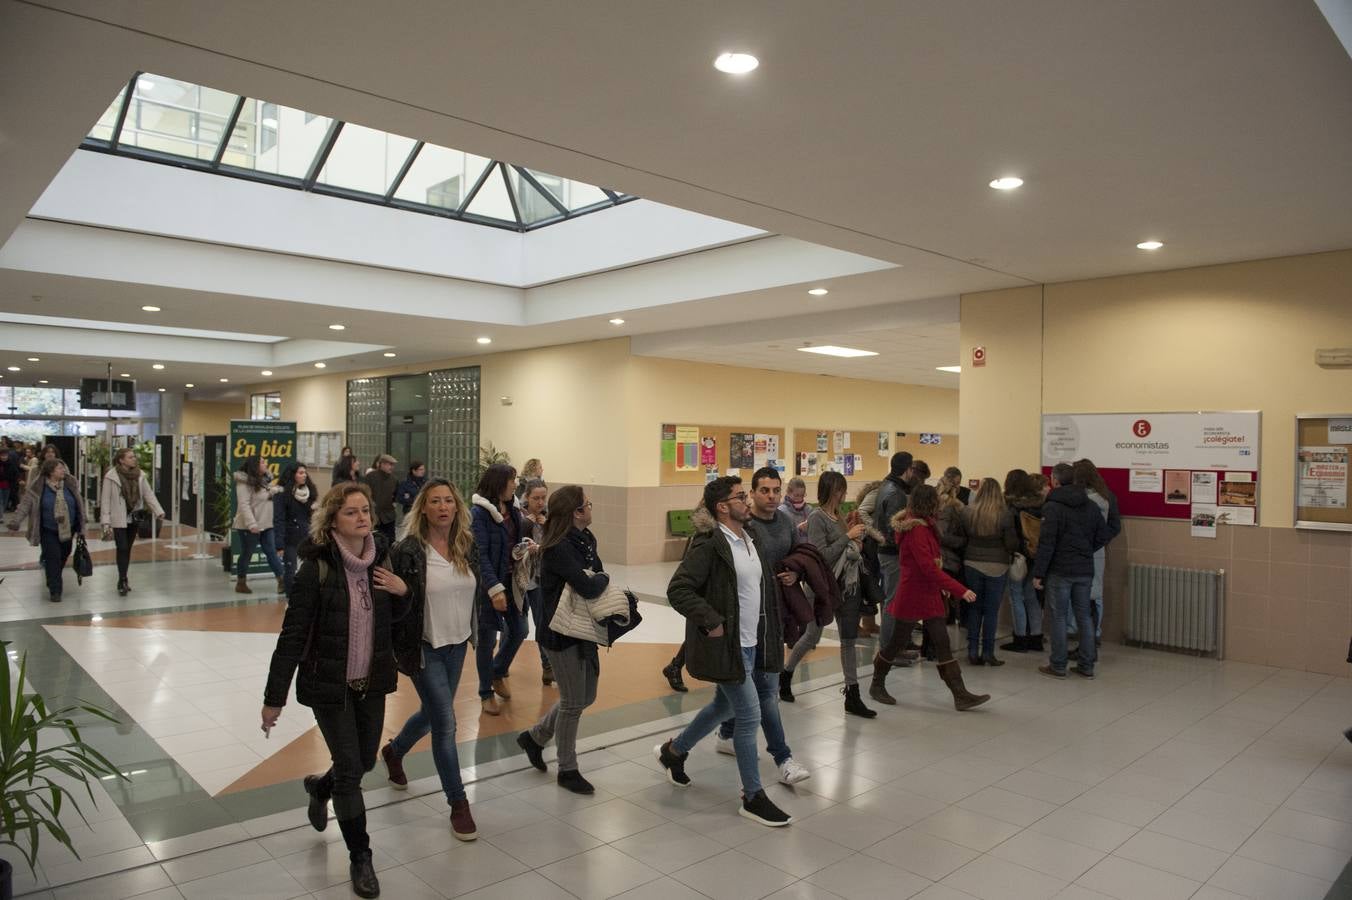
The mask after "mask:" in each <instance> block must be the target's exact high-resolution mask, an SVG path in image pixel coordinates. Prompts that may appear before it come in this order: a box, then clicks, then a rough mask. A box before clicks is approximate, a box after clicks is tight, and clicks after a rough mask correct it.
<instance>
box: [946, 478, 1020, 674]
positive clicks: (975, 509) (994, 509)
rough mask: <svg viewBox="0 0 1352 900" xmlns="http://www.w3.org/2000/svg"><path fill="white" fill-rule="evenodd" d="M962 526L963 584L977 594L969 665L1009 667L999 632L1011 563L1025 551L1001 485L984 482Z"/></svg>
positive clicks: (971, 611) (971, 617)
mask: <svg viewBox="0 0 1352 900" xmlns="http://www.w3.org/2000/svg"><path fill="white" fill-rule="evenodd" d="M959 525H960V528H961V530H962V532H963V534H964V536H965V537H966V542H965V544H964V547H963V551H962V564H963V575H964V577H963V581H964V583H965V584H966V585H967V587H968V588H969V589H971V590H972V591H973V592H974V593H975V594H976V602H975V603H972V604H969V605H968V625H967V662H968V663H969V664H971V665H974V666H982V665H985V666H1003V665H1004V661H1003V660H1000V659H997V658H996V656H995V628H996V625H997V623H998V620H999V615H1000V599H1001V598H1002V597H1003V596H1004V593H1005V582H1006V581H1007V580H1008V576H1009V564H1010V562H1011V561H1012V560H1013V558H1014V551H1016V550H1018V549H1019V532H1018V529H1017V528H1015V526H1014V513H1013V512H1012V511H1011V510H1010V509H1009V507H1007V506H1006V505H1005V496H1004V493H1003V492H1001V490H1000V483H999V482H998V481H996V480H995V479H994V478H983V479H982V480H981V487H980V488H978V489H977V492H976V499H975V500H973V501H972V505H971V506H968V507H965V508H964V509H963V510H962V515H961V517H960V519H959Z"/></svg>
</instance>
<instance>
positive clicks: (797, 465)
mask: <svg viewBox="0 0 1352 900" xmlns="http://www.w3.org/2000/svg"><path fill="white" fill-rule="evenodd" d="M882 434H884V435H886V438H887V447H886V452H885V453H884V452H883V451H882V450H880V444H881V442H880V440H879V431H878V430H876V429H875V430H870V431H854V430H849V429H828V428H796V429H794V432H793V457H792V459H791V460H790V465H789V468H788V471H790V472H792V473H793V474H795V475H798V476H800V477H802V478H803V479H804V480H806V481H815V480H816V479H817V478H818V477H819V476H820V475H821V473H822V472H825V471H828V469H829V468H830V466H828V463H829V464H832V465H834V460H835V459H836V457H842V459H841V465H839V466H835V469H836V471H838V472H840V473H841V474H842V475H844V476H845V477H846V478H848V479H850V480H851V481H852V482H853V481H854V480H856V479H857V480H858V481H859V483H860V484H863V483H865V482H869V481H877V480H879V479H882V478H886V477H887V472H888V468H889V466H890V465H891V460H892V454H893V453H897V452H898V451H901V450H905V451H906V452H908V453H910V454H911V456H913V457H914V458H916V459H921V460H924V461H925V462H926V463H928V464H929V467H930V472H931V474H932V475H934V476H935V477H937V476H939V475H940V474H942V473H943V471H944V469H946V468H947V467H949V466H955V465H957V464H958V436H957V435H955V434H939V433H937V432H936V433H929V432H924V433H922V432H895V431H893V432H882ZM836 435H839V436H840V444H841V448H840V451H839V452H837V451H836ZM823 440H824V441H825V445H826V449H825V450H820V449H818V448H819V447H821V446H822V443H823ZM805 454H806V455H808V456H805ZM811 455H815V456H816V466H815V468H814V467H813V465H812V459H811ZM845 457H849V459H845Z"/></svg>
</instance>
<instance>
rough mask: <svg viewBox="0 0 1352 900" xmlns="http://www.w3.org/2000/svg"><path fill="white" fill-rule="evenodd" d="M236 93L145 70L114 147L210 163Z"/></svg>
mask: <svg viewBox="0 0 1352 900" xmlns="http://www.w3.org/2000/svg"><path fill="white" fill-rule="evenodd" d="M236 99H237V98H236V95H234V94H227V93H225V92H223V91H218V90H215V89H213V88H209V87H202V86H201V85H199V84H191V83H190V82H187V81H179V80H177V79H175V78H165V77H164V76H162V75H152V74H150V73H149V72H146V73H144V74H142V75H141V76H139V77H138V78H137V79H136V88H135V91H134V92H133V94H132V96H131V103H130V104H129V105H128V107H127V117H126V119H125V120H124V121H123V123H122V133H121V134H120V135H119V136H118V143H119V144H122V145H126V146H128V147H138V148H140V149H142V150H157V151H159V152H160V153H168V154H171V155H173V156H186V157H188V158H189V159H206V160H210V159H214V158H215V156H216V147H217V145H219V144H220V142H221V134H222V132H224V131H225V126H226V123H228V122H229V121H230V113H231V112H232V111H233V110H234V108H235V101H236Z"/></svg>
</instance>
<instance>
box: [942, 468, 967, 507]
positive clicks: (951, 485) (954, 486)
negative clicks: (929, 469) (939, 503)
mask: <svg viewBox="0 0 1352 900" xmlns="http://www.w3.org/2000/svg"><path fill="white" fill-rule="evenodd" d="M945 485H947V486H948V489H949V491H951V492H952V494H953V496H954V497H956V498H958V502H959V503H961V504H962V505H963V506H966V505H967V504H969V503H971V502H972V489H971V488H969V487H967V485H965V484H963V483H962V469H959V468H958V467H957V466H949V467H948V468H947V469H944V474H943V475H942V476H941V477H940V479H939V484H938V485H937V487H938V488H939V493H941V494H942V493H943V491H944V486H945Z"/></svg>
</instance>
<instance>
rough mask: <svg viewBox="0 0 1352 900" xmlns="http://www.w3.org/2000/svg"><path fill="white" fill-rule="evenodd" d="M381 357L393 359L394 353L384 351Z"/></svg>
mask: <svg viewBox="0 0 1352 900" xmlns="http://www.w3.org/2000/svg"><path fill="white" fill-rule="evenodd" d="M383 356H384V357H385V358H386V359H394V357H395V353H394V352H393V351H386V352H385V353H384V354H383Z"/></svg>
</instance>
